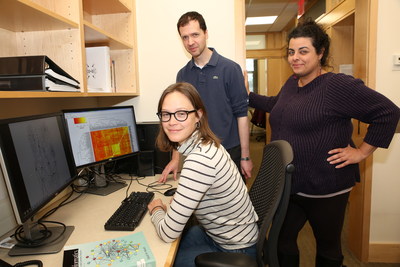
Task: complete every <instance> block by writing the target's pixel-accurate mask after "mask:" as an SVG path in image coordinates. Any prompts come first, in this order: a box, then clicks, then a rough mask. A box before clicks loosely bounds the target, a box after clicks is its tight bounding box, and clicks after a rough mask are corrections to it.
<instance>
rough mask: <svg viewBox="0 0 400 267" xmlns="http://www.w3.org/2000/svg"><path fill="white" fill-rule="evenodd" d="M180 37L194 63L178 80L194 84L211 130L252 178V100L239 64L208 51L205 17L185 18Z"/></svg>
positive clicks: (173, 168) (174, 166)
mask: <svg viewBox="0 0 400 267" xmlns="http://www.w3.org/2000/svg"><path fill="white" fill-rule="evenodd" d="M177 28H178V32H179V35H180V37H181V39H182V42H183V45H184V47H185V49H186V50H187V51H188V52H189V53H190V54H191V55H192V59H191V60H190V61H189V62H188V63H187V64H186V66H184V67H183V68H182V69H181V70H180V71H179V72H178V75H177V77H176V81H177V82H188V83H190V84H192V85H193V86H194V87H195V88H196V89H197V91H198V92H199V93H200V96H201V98H202V100H203V102H204V104H205V106H206V110H207V112H208V114H209V116H208V120H209V124H210V127H211V130H212V131H213V132H214V133H215V134H216V135H217V136H218V137H219V138H220V139H221V140H222V145H223V146H224V147H225V149H226V150H227V151H228V153H229V154H230V155H231V158H232V159H233V161H234V162H235V164H236V165H237V167H238V169H239V171H240V172H241V174H242V177H244V178H245V179H248V178H250V177H251V171H252V169H253V163H252V161H251V159H250V144H249V122H248V118H247V110H248V96H247V92H246V87H245V84H244V78H243V74H242V70H241V68H240V66H239V64H237V63H235V62H233V61H232V60H229V59H227V58H225V57H223V56H221V55H219V54H218V53H217V51H216V50H215V49H213V48H209V47H207V39H208V31H207V26H206V22H205V20H204V18H203V16H202V15H201V14H199V13H197V12H194V11H192V12H187V13H185V14H183V15H182V16H181V17H180V19H179V20H178V23H177ZM178 165H179V154H178V153H177V152H176V151H174V152H173V154H172V160H171V161H170V162H169V164H168V165H167V166H166V167H165V169H164V171H163V173H162V175H161V178H160V181H165V180H166V178H167V175H168V174H169V173H171V172H172V173H173V174H174V178H175V179H176V173H177V171H178Z"/></svg>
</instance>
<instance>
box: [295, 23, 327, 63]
mask: <svg viewBox="0 0 400 267" xmlns="http://www.w3.org/2000/svg"><path fill="white" fill-rule="evenodd" d="M299 37H309V38H311V39H312V45H313V46H314V48H315V50H316V51H317V54H318V55H320V54H321V53H322V54H323V55H322V58H321V60H320V63H321V66H322V67H329V65H328V57H329V46H330V38H329V35H328V34H327V33H326V32H325V31H324V30H323V29H322V27H321V26H320V25H318V24H317V23H316V22H315V21H314V20H312V19H311V18H308V19H305V20H304V21H302V22H300V23H299V24H298V25H297V27H296V28H294V29H293V30H292V31H291V32H290V33H289V35H288V39H287V42H288V45H289V42H290V40H291V39H292V38H299Z"/></svg>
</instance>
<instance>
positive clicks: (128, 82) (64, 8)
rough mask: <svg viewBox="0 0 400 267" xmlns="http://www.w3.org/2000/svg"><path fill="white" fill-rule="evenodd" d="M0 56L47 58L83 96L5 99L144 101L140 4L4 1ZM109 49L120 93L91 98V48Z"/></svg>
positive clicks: (22, 94)
mask: <svg viewBox="0 0 400 267" xmlns="http://www.w3.org/2000/svg"><path fill="white" fill-rule="evenodd" d="M0 5H1V7H2V8H1V10H0V38H1V40H2V43H1V44H0V48H1V49H0V56H2V57H5V56H23V55H47V56H48V57H49V58H51V59H52V60H53V61H54V62H56V64H57V65H59V66H60V67H61V68H63V69H64V70H65V71H66V72H68V73H69V74H70V75H71V76H72V77H74V78H75V79H77V80H79V82H80V84H81V92H78V93H76V92H33V91H19V92H15V91H0V99H1V98H54V97H58V98H66V97H67V98H68V97H105V96H107V97H111V96H126V97H135V96H137V95H139V89H138V72H137V62H136V60H137V46H136V35H135V29H136V24H135V15H134V12H135V10H134V0H0ZM91 46H109V47H110V54H111V59H112V60H114V62H115V68H116V83H117V86H116V91H115V92H112V93H97V92H88V90H87V76H86V54H85V47H91Z"/></svg>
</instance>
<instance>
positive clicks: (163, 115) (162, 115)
mask: <svg viewBox="0 0 400 267" xmlns="http://www.w3.org/2000/svg"><path fill="white" fill-rule="evenodd" d="M193 112H196V110H195V109H193V110H190V111H187V110H178V111H175V112H166V111H160V112H158V113H157V116H158V118H159V119H160V121H162V122H167V121H170V120H171V116H172V115H174V117H175V119H176V120H177V121H180V122H183V121H185V120H187V118H188V116H189V114H190V113H193Z"/></svg>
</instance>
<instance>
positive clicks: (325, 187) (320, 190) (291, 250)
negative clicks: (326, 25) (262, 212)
mask: <svg viewBox="0 0 400 267" xmlns="http://www.w3.org/2000/svg"><path fill="white" fill-rule="evenodd" d="M329 44H330V40H329V37H328V35H327V34H326V33H325V32H324V31H323V29H322V28H321V27H320V26H319V25H317V24H316V23H315V22H314V21H311V20H307V21H305V22H304V23H302V24H300V25H298V26H297V27H296V28H295V29H294V30H293V31H292V32H291V33H290V34H289V36H288V62H289V64H290V67H291V68H292V70H293V72H294V74H293V75H292V76H291V77H290V78H289V79H288V80H287V81H286V83H285V84H284V85H283V87H282V88H281V91H280V92H279V94H278V95H277V96H273V97H267V96H260V95H257V94H254V93H249V105H250V106H251V107H254V108H257V109H260V110H263V111H265V112H269V113H270V124H271V129H272V131H271V134H272V138H271V139H272V140H277V139H283V140H287V141H288V142H289V143H290V144H291V145H292V147H293V151H294V161H293V163H294V165H295V167H296V170H295V172H294V174H293V184H292V196H291V199H290V203H289V207H288V211H287V215H286V218H285V222H284V224H283V227H282V229H281V233H280V238H279V247H278V249H279V256H280V266H281V267H285V266H299V249H298V247H297V236H298V233H299V232H300V230H301V229H302V228H303V226H304V224H305V223H306V222H307V221H308V222H309V224H310V226H311V228H312V230H313V233H314V236H315V239H316V246H317V255H316V263H315V266H318V267H320V266H333V267H334V266H342V263H343V255H342V250H341V232H342V227H343V221H344V216H345V209H346V204H347V201H348V198H349V194H350V191H351V189H352V187H353V186H354V185H355V182H356V181H359V179H360V174H359V167H358V163H359V162H360V161H362V160H363V159H365V158H367V157H368V156H369V155H371V154H372V153H373V152H374V151H375V150H376V149H377V147H382V148H387V147H388V146H389V144H390V142H391V140H392V137H393V135H394V132H395V129H396V125H397V123H398V121H399V116H400V110H399V108H398V107H397V106H396V105H395V104H393V103H392V102H391V101H390V100H389V99H387V98H386V97H385V96H383V95H381V94H380V93H378V92H376V91H374V90H372V89H370V88H368V87H367V86H365V84H364V83H363V82H362V81H361V80H360V79H355V78H353V77H352V76H348V75H344V74H335V73H332V72H327V71H326V70H325V69H324V68H325V67H328V65H327V58H328V56H329ZM352 118H354V119H357V120H360V121H362V122H365V123H368V124H369V127H368V131H367V133H366V135H365V137H364V141H363V143H362V144H361V145H360V146H359V147H356V146H355V145H354V143H353V141H352V139H351V136H352V130H353V127H352V122H351V120H352Z"/></svg>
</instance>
